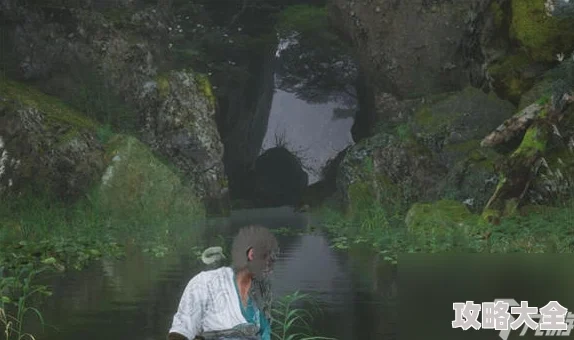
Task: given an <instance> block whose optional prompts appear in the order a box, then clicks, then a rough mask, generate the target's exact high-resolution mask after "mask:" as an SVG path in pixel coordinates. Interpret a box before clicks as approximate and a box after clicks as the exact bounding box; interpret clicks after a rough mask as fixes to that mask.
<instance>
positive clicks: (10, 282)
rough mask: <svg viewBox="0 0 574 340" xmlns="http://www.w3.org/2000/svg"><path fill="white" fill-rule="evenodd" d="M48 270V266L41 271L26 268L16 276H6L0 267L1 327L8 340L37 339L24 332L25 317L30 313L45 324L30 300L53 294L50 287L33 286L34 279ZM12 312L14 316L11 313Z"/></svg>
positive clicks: (21, 269) (20, 270)
mask: <svg viewBox="0 0 574 340" xmlns="http://www.w3.org/2000/svg"><path fill="white" fill-rule="evenodd" d="M48 269H50V268H49V267H48V266H44V267H42V268H40V269H34V268H33V267H32V266H25V267H21V268H19V270H18V271H17V273H16V275H15V276H4V268H3V267H0V327H2V328H3V331H4V332H3V333H4V336H5V339H6V340H11V339H15V340H21V339H32V340H34V339H35V337H34V336H33V335H32V334H29V333H26V332H25V331H24V327H25V317H26V315H27V314H29V313H32V314H34V315H35V316H36V317H37V318H38V319H39V320H40V322H41V324H42V325H44V324H45V323H44V318H43V316H42V313H41V312H40V311H39V310H38V309H36V308H35V307H33V306H31V305H30V302H31V301H30V300H33V299H35V298H37V297H40V296H50V295H51V294H52V293H51V291H50V290H48V287H46V286H43V285H36V284H33V279H34V278H35V277H36V276H37V275H39V274H40V273H42V272H44V271H46V270H48ZM12 310H14V314H11V313H10V311H12Z"/></svg>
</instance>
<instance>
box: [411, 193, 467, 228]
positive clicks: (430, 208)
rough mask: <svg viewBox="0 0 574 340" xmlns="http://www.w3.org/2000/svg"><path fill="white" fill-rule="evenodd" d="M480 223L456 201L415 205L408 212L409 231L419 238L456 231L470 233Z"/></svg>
mask: <svg viewBox="0 0 574 340" xmlns="http://www.w3.org/2000/svg"><path fill="white" fill-rule="evenodd" d="M477 223H478V217H477V216H476V215H474V214H472V213H471V212H470V211H469V210H468V208H467V207H466V206H465V205H464V204H462V203H460V202H458V201H454V200H440V201H437V202H434V203H415V204H414V205H413V206H412V207H411V208H410V209H409V211H408V212H407V215H406V217H405V224H406V226H407V230H408V231H409V232H410V233H412V234H414V235H418V236H423V235H424V236H436V235H440V234H445V233H449V232H452V231H455V230H462V231H464V232H469V231H470V229H471V228H472V227H473V226H475V225H476V224H477Z"/></svg>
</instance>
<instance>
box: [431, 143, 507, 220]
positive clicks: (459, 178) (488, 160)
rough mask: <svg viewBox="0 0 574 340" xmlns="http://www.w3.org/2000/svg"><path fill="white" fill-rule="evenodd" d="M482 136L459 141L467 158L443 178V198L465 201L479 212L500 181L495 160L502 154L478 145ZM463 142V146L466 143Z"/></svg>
mask: <svg viewBox="0 0 574 340" xmlns="http://www.w3.org/2000/svg"><path fill="white" fill-rule="evenodd" d="M479 144H480V140H472V141H469V142H468V143H465V144H463V145H456V147H457V148H460V149H458V150H457V152H461V153H466V155H467V156H466V158H464V157H463V158H461V160H460V161H458V162H457V163H455V164H454V166H452V167H451V168H450V169H449V173H448V175H447V176H446V178H445V179H444V187H443V192H442V195H441V196H442V197H443V198H448V199H453V200H456V201H460V202H465V204H467V205H468V208H469V210H470V211H472V212H474V213H478V212H480V211H482V209H483V207H484V205H485V204H486V203H487V201H488V199H489V198H490V196H491V195H492V192H493V191H494V189H495V188H496V184H497V182H498V173H497V171H496V164H497V162H498V160H499V158H500V156H499V155H498V154H496V153H495V152H494V151H492V150H490V149H484V148H480V147H479ZM463 146H464V147H463Z"/></svg>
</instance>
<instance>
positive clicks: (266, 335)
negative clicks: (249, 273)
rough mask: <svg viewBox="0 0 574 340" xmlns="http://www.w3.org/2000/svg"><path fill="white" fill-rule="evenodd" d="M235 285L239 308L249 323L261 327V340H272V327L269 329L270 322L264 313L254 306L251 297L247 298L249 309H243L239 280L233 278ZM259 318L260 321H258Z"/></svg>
mask: <svg viewBox="0 0 574 340" xmlns="http://www.w3.org/2000/svg"><path fill="white" fill-rule="evenodd" d="M233 284H234V286H235V292H236V293H237V298H238V299H239V306H240V308H241V314H243V317H244V318H245V320H247V322H248V323H252V324H254V325H257V326H259V334H260V335H261V340H271V327H269V321H268V320H267V318H266V317H265V314H264V313H261V312H260V311H259V310H258V309H257V307H255V306H254V305H253V301H252V300H251V297H248V298H247V307H243V302H242V301H241V295H240V294H239V288H237V279H236V278H235V277H234V278H233ZM257 316H259V320H257Z"/></svg>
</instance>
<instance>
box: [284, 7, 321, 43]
mask: <svg viewBox="0 0 574 340" xmlns="http://www.w3.org/2000/svg"><path fill="white" fill-rule="evenodd" d="M328 26H329V21H328V18H327V10H326V8H325V7H316V6H310V5H293V6H289V7H287V8H286V9H284V10H283V11H282V12H281V14H280V15H279V20H278V23H277V26H276V27H277V30H278V31H279V34H280V35H281V36H282V37H283V38H288V37H290V36H291V35H293V34H297V33H300V34H309V33H312V34H320V35H325V34H328V28H329V27H328Z"/></svg>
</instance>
